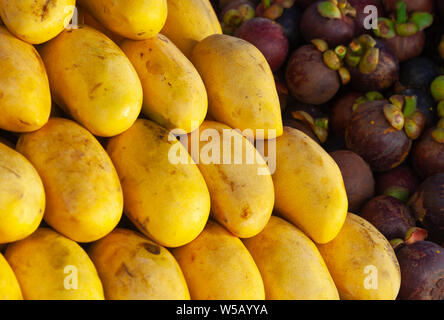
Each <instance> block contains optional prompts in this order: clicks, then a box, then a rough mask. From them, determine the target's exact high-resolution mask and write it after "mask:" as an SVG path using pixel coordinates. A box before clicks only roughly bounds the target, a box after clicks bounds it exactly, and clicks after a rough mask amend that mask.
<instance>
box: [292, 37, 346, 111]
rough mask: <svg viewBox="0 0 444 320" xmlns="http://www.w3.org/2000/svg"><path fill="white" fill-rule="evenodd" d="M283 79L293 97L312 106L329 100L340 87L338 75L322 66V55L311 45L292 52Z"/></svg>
mask: <svg viewBox="0 0 444 320" xmlns="http://www.w3.org/2000/svg"><path fill="white" fill-rule="evenodd" d="M285 79H286V81H287V86H288V89H289V90H290V93H291V94H292V95H293V97H295V98H296V99H297V100H299V101H301V102H303V103H308V104H314V105H320V104H323V103H325V102H327V101H328V100H330V99H331V98H332V97H333V96H334V95H335V94H336V92H338V90H339V88H340V86H341V84H340V81H339V76H338V73H337V72H336V71H334V70H331V69H330V68H328V67H327V66H326V65H325V64H324V61H323V57H322V53H321V52H319V51H318V50H317V49H316V48H315V46H313V45H305V46H302V47H299V48H298V49H296V50H295V51H294V52H293V54H292V55H291V57H290V59H289V60H288V64H287V69H286V72H285Z"/></svg>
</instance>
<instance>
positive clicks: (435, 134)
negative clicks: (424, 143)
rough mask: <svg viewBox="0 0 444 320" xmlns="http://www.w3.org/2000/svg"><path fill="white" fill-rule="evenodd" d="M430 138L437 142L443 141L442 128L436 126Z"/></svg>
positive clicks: (443, 132)
mask: <svg viewBox="0 0 444 320" xmlns="http://www.w3.org/2000/svg"><path fill="white" fill-rule="evenodd" d="M432 138H433V140H435V141H436V142H438V143H444V128H436V129H435V130H433V131H432Z"/></svg>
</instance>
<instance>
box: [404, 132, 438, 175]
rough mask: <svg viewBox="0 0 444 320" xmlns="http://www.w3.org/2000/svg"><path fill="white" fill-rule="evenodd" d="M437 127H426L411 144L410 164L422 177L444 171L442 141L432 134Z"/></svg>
mask: <svg viewBox="0 0 444 320" xmlns="http://www.w3.org/2000/svg"><path fill="white" fill-rule="evenodd" d="M437 129H438V128H435V127H433V128H430V129H428V130H427V131H426V132H424V133H423V135H422V136H421V138H420V139H419V140H418V141H415V143H414V145H413V150H412V157H411V160H412V165H413V168H414V169H415V171H416V172H417V173H418V175H419V176H420V177H421V178H422V179H426V178H427V177H430V176H432V175H434V174H436V173H439V172H444V142H440V140H439V137H436V136H434V135H433V133H434V132H435V131H436V130H437Z"/></svg>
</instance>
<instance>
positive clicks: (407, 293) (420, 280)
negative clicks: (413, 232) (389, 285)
mask: <svg viewBox="0 0 444 320" xmlns="http://www.w3.org/2000/svg"><path fill="white" fill-rule="evenodd" d="M395 253H396V257H397V258H398V262H399V267H400V269H401V288H400V290H399V294H398V298H399V299H402V300H443V299H444V249H443V248H442V247H440V246H439V245H437V244H436V243H433V242H430V241H418V242H415V243H412V244H408V245H402V246H400V247H399V248H398V249H395Z"/></svg>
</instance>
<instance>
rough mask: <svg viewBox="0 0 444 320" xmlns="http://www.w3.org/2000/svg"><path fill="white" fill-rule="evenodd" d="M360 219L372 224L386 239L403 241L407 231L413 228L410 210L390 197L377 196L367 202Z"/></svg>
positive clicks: (413, 223)
mask: <svg viewBox="0 0 444 320" xmlns="http://www.w3.org/2000/svg"><path fill="white" fill-rule="evenodd" d="M361 217H362V218H364V219H365V220H367V221H368V222H370V223H371V224H373V225H374V226H375V227H376V229H378V230H379V231H380V232H381V233H382V234H383V235H384V236H385V237H386V238H387V239H389V240H392V239H396V238H401V239H404V238H405V236H406V234H407V231H408V230H409V229H410V228H412V227H414V226H415V219H414V218H413V216H412V214H411V212H410V209H409V208H408V207H407V206H406V205H405V204H404V203H403V202H402V201H400V200H398V199H396V198H393V197H391V196H385V195H382V196H377V197H375V198H373V199H371V200H370V201H369V202H367V203H366V204H365V205H364V207H363V208H362V210H361Z"/></svg>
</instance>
